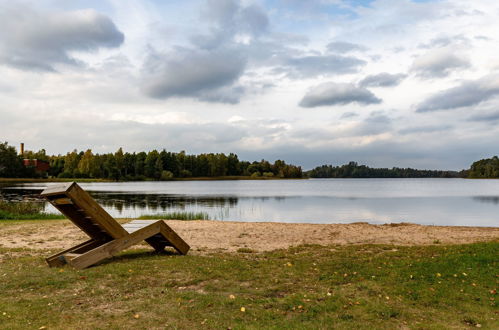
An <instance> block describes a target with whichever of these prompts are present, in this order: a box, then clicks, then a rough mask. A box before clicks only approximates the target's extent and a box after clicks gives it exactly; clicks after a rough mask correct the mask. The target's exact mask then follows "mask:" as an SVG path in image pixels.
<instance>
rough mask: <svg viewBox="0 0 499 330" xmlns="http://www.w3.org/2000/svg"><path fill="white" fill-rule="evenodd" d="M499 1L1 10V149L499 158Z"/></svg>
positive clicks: (107, 0)
mask: <svg viewBox="0 0 499 330" xmlns="http://www.w3.org/2000/svg"><path fill="white" fill-rule="evenodd" d="M498 18H499V2H497V1H490V0H473V1H469V0H427V1H415V0H361V1H353V0H308V1H301V0H243V1H236V0H206V1H201V0H192V1H159V0H128V1H127V0H99V1H82V0H80V1H77V0H75V1H68V0H36V1H35V0H33V1H29V0H27V1H12V0H0V141H8V142H9V144H10V145H14V146H18V145H19V143H21V142H24V143H25V145H26V148H27V149H29V150H39V149H42V148H44V149H45V150H46V151H47V153H48V154H65V153H66V152H68V151H71V150H73V149H78V150H86V149H89V148H90V149H92V150H93V152H94V153H107V152H114V151H116V150H117V149H118V148H120V147H123V150H125V151H129V152H134V151H149V150H152V149H158V150H160V149H163V148H165V149H166V150H169V151H175V152H178V151H181V150H185V151H186V152H187V153H190V154H197V153H206V152H215V153H216V152H224V153H229V152H234V153H237V154H238V155H239V158H240V159H243V160H260V159H262V158H264V159H267V160H270V161H274V160H276V159H283V160H285V161H286V162H289V163H292V164H296V165H301V166H302V167H303V168H305V169H310V168H313V167H315V166H318V165H322V164H333V165H340V164H344V163H346V162H349V161H357V162H358V163H362V164H366V165H369V166H374V167H393V166H397V167H413V168H420V169H454V170H459V169H463V168H468V167H469V166H470V164H471V163H472V162H473V161H476V160H479V159H482V158H489V157H491V156H493V155H497V154H499V144H498V142H499V126H498V124H499V55H498V54H499V33H498V31H499V19H498Z"/></svg>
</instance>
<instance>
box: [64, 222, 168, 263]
mask: <svg viewBox="0 0 499 330" xmlns="http://www.w3.org/2000/svg"><path fill="white" fill-rule="evenodd" d="M159 232H160V223H153V224H150V225H149V226H147V227H144V228H142V229H141V230H139V231H136V232H134V233H133V234H130V235H127V236H125V237H121V238H117V239H115V240H113V241H111V242H108V243H106V244H104V245H101V246H99V247H97V248H95V249H93V250H90V251H88V252H86V253H84V254H82V255H81V256H79V257H76V258H74V259H72V260H70V261H69V263H70V264H71V265H72V266H73V267H75V268H77V269H83V268H86V267H88V266H91V265H93V264H95V263H97V262H99V261H101V260H104V259H106V258H109V257H112V256H113V255H115V254H116V253H118V252H120V251H121V250H124V249H126V248H128V247H130V246H132V245H135V244H137V243H138V242H140V241H142V240H145V239H146V238H149V237H151V236H154V235H155V234H157V233H159Z"/></svg>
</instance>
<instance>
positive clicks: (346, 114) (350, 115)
mask: <svg viewBox="0 0 499 330" xmlns="http://www.w3.org/2000/svg"><path fill="white" fill-rule="evenodd" d="M358 116H359V114H357V113H355V112H352V111H347V112H344V113H343V114H342V115H341V117H340V119H348V118H355V117H358Z"/></svg>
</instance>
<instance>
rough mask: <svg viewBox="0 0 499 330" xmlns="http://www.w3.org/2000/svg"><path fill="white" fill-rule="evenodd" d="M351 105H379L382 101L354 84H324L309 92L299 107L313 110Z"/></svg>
mask: <svg viewBox="0 0 499 330" xmlns="http://www.w3.org/2000/svg"><path fill="white" fill-rule="evenodd" d="M349 103H359V104H366V105H368V104H378V103H381V99H379V98H377V97H376V96H375V95H374V94H373V93H371V92H370V91H369V90H368V89H366V88H363V87H358V86H355V85H354V84H337V83H324V84H321V85H318V86H316V87H314V88H312V89H311V90H309V91H308V93H307V94H305V96H304V97H303V99H302V100H301V101H300V104H299V105H300V106H301V107H304V108H313V107H319V106H327V105H345V104H349Z"/></svg>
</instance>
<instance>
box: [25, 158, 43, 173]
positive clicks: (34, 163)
mask: <svg viewBox="0 0 499 330" xmlns="http://www.w3.org/2000/svg"><path fill="white" fill-rule="evenodd" d="M23 163H24V166H25V167H34V168H35V171H36V172H37V173H42V172H47V171H48V170H49V169H50V165H49V163H48V162H46V161H44V160H39V159H24V161H23Z"/></svg>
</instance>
